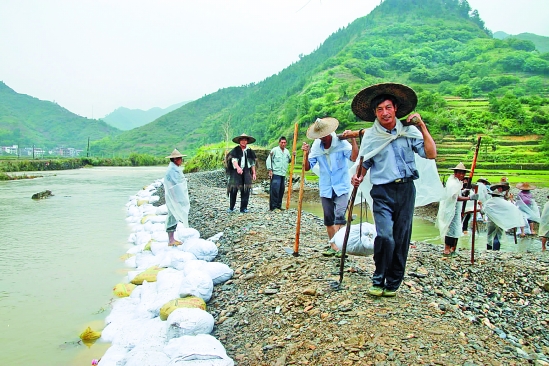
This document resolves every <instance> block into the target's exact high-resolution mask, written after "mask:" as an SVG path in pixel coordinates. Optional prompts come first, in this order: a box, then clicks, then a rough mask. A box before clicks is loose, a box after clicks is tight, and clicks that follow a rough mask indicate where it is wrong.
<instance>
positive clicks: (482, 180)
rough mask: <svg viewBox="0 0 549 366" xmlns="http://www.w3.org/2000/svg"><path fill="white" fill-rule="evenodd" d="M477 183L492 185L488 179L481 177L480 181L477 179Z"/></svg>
mask: <svg viewBox="0 0 549 366" xmlns="http://www.w3.org/2000/svg"><path fill="white" fill-rule="evenodd" d="M477 182H480V183H484V184H486V185H490V182H488V179H486V178H484V177H480V178H479V179H477Z"/></svg>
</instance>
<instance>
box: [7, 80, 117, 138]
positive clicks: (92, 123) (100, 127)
mask: <svg viewBox="0 0 549 366" xmlns="http://www.w3.org/2000/svg"><path fill="white" fill-rule="evenodd" d="M120 132H121V131H119V130H118V129H116V128H114V127H111V126H109V125H107V124H106V123H105V122H103V121H99V120H95V119H88V118H85V117H81V116H78V115H76V114H74V113H72V112H69V111H68V110H66V109H65V108H63V107H61V106H59V105H58V104H56V103H53V102H48V101H43V100H39V99H37V98H34V97H31V96H29V95H25V94H19V93H16V92H15V91H14V90H13V89H11V88H9V87H8V86H7V85H6V84H4V83H3V82H1V81H0V146H6V145H7V146H11V145H19V146H20V147H29V146H32V145H35V146H36V147H41V148H54V147H58V146H66V147H73V148H76V149H85V148H86V146H87V144H88V138H89V139H90V140H99V139H101V138H103V137H105V136H116V135H118V134H120Z"/></svg>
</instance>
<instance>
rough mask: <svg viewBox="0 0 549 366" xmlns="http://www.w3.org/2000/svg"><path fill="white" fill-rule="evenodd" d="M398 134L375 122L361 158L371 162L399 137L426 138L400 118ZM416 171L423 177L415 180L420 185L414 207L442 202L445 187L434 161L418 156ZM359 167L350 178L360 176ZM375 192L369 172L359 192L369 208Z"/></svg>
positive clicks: (370, 129) (354, 167)
mask: <svg viewBox="0 0 549 366" xmlns="http://www.w3.org/2000/svg"><path fill="white" fill-rule="evenodd" d="M396 130H397V133H396V135H392V134H389V133H387V132H386V130H385V128H383V127H382V126H381V124H380V123H379V121H378V120H377V118H376V120H375V121H374V125H373V126H372V127H371V128H368V129H366V131H365V132H364V136H363V138H362V143H361V144H360V152H359V154H358V156H359V157H360V156H362V157H364V160H368V159H370V158H371V157H373V156H375V155H377V154H378V153H379V152H380V151H381V150H382V149H383V148H385V146H387V145H389V144H390V143H391V142H392V141H393V140H395V139H397V138H398V137H409V138H416V139H420V140H423V135H422V134H421V132H420V131H419V130H418V128H417V127H415V126H404V125H403V124H402V122H400V120H399V119H398V118H397V119H396ZM414 157H415V163H416V169H417V170H418V172H419V178H418V179H416V180H414V185H415V186H416V201H415V204H414V206H415V207H419V206H425V205H427V204H429V203H432V202H438V201H440V199H441V197H442V195H443V194H444V187H443V186H442V183H441V181H440V177H439V176H438V171H437V165H436V163H435V160H434V159H425V158H422V157H421V156H419V155H418V154H414ZM357 166H358V160H357V163H355V165H354V166H353V167H352V168H351V172H350V175H351V176H353V175H354V174H355V173H356V169H357ZM371 189H372V183H371V181H370V171H369V170H368V172H367V173H366V176H365V177H364V181H363V182H362V183H361V184H360V186H359V190H360V191H361V192H362V194H363V195H364V197H366V201H367V202H368V206H370V207H372V197H371V196H370V190H371Z"/></svg>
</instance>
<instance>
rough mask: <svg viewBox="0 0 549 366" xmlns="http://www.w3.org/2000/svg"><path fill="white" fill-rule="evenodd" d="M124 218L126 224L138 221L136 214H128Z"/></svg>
mask: <svg viewBox="0 0 549 366" xmlns="http://www.w3.org/2000/svg"><path fill="white" fill-rule="evenodd" d="M125 220H126V222H127V223H128V224H134V223H137V222H139V217H138V216H128V217H126V219H125Z"/></svg>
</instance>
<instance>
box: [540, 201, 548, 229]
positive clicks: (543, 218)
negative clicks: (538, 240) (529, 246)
mask: <svg viewBox="0 0 549 366" xmlns="http://www.w3.org/2000/svg"><path fill="white" fill-rule="evenodd" d="M548 232H549V201H547V202H545V206H543V211H542V213H541V220H540V222H539V232H538V234H539V235H540V236H545V237H547V236H549V233H548Z"/></svg>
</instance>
